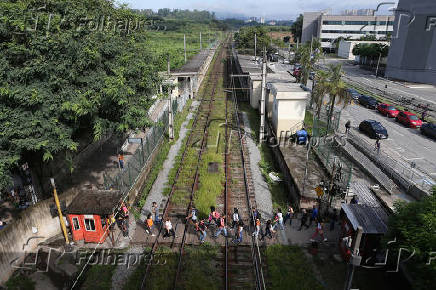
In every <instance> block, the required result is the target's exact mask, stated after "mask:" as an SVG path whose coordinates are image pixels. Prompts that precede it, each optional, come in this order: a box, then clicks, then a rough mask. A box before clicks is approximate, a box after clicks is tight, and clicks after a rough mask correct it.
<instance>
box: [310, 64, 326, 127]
mask: <svg viewBox="0 0 436 290" xmlns="http://www.w3.org/2000/svg"><path fill="white" fill-rule="evenodd" d="M329 79H330V73H329V71H324V70H319V71H317V72H316V74H315V78H314V81H315V82H316V85H315V86H314V88H313V91H312V100H311V103H314V104H315V108H316V116H317V118H319V117H320V114H321V108H322V105H323V103H324V98H325V96H326V95H327V93H328V91H329Z"/></svg>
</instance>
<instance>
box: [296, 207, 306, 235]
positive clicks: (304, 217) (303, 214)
mask: <svg viewBox="0 0 436 290" xmlns="http://www.w3.org/2000/svg"><path fill="white" fill-rule="evenodd" d="M301 213H302V215H301V223H300V228H299V229H298V230H299V231H301V229H302V228H303V226H306V222H307V217H308V214H307V211H306V209H305V208H303V210H302V211H301ZM306 227H307V226H306Z"/></svg>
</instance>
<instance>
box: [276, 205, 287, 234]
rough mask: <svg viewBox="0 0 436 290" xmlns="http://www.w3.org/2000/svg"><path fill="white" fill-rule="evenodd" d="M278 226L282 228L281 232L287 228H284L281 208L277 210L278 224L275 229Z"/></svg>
mask: <svg viewBox="0 0 436 290" xmlns="http://www.w3.org/2000/svg"><path fill="white" fill-rule="evenodd" d="M277 225H279V226H280V229H281V230H284V229H285V227H284V226H283V213H282V209H281V208H278V209H277V223H276V224H275V225H274V229H275V228H276V227H277Z"/></svg>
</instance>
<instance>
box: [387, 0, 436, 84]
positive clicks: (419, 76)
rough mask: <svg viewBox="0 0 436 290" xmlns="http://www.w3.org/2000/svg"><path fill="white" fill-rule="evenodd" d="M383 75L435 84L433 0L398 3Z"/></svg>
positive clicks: (435, 14)
mask: <svg viewBox="0 0 436 290" xmlns="http://www.w3.org/2000/svg"><path fill="white" fill-rule="evenodd" d="M396 13H397V15H396V19H395V30H394V33H393V37H392V41H391V47H390V50H389V55H388V63H387V67H386V76H387V77H389V78H395V79H400V80H406V81H410V82H418V83H428V84H433V85H436V1H435V0H420V1H419V2H418V1H414V0H400V1H399V2H398V8H397V12H396Z"/></svg>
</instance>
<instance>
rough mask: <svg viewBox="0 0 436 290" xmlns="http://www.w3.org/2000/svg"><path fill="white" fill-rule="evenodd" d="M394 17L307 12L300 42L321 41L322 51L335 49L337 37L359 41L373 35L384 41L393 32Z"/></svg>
mask: <svg viewBox="0 0 436 290" xmlns="http://www.w3.org/2000/svg"><path fill="white" fill-rule="evenodd" d="M394 19H395V16H394V15H374V16H372V15H371V16H362V15H328V14H327V13H325V12H307V13H304V18H303V32H302V42H303V43H304V42H307V41H310V40H311V39H312V37H314V38H319V39H320V40H321V47H322V48H324V50H330V49H334V48H336V45H335V41H336V40H337V39H338V38H339V37H343V38H349V39H360V38H361V37H362V36H365V35H374V36H375V37H376V39H384V38H386V37H387V35H391V34H392V31H393V24H394Z"/></svg>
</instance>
